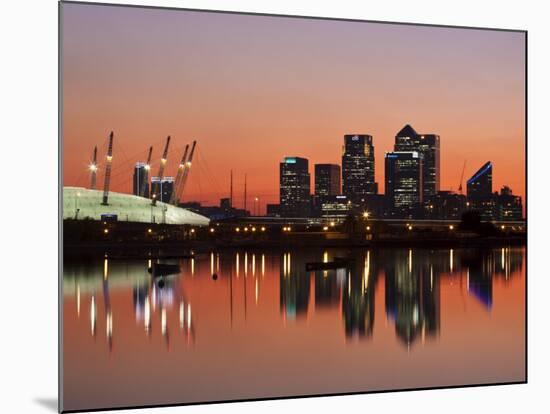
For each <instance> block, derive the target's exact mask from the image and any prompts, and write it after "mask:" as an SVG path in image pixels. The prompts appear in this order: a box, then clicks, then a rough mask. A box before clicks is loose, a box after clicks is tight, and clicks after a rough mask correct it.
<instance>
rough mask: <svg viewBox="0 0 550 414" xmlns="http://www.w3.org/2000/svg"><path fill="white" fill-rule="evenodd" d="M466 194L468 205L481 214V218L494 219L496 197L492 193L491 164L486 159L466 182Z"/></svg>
mask: <svg viewBox="0 0 550 414" xmlns="http://www.w3.org/2000/svg"><path fill="white" fill-rule="evenodd" d="M466 194H467V197H468V203H469V207H470V209H472V210H477V211H479V212H480V214H481V218H482V220H486V221H490V220H494V219H495V216H496V214H497V212H496V199H495V196H494V195H493V164H492V163H491V161H487V162H486V163H485V164H483V166H482V167H481V168H480V169H479V170H477V171H476V173H475V174H474V175H473V176H472V178H470V179H469V180H468V181H467V182H466Z"/></svg>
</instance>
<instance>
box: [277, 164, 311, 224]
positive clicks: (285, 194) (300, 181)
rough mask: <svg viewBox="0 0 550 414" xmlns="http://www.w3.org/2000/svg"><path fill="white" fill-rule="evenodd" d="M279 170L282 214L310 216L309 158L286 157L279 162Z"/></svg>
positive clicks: (286, 215) (284, 215)
mask: <svg viewBox="0 0 550 414" xmlns="http://www.w3.org/2000/svg"><path fill="white" fill-rule="evenodd" d="M279 172H280V175H279V185H280V188H279V196H280V213H281V216H283V217H306V216H308V215H309V213H310V205H311V196H310V177H309V163H308V160H307V159H306V158H300V157H285V158H284V160H283V162H281V163H280V164H279Z"/></svg>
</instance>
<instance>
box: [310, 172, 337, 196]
mask: <svg viewBox="0 0 550 414" xmlns="http://www.w3.org/2000/svg"><path fill="white" fill-rule="evenodd" d="M339 194H340V166H339V165H336V164H315V196H317V197H326V196H335V195H339Z"/></svg>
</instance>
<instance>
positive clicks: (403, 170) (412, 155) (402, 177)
mask: <svg viewBox="0 0 550 414" xmlns="http://www.w3.org/2000/svg"><path fill="white" fill-rule="evenodd" d="M385 158H386V159H385V161H386V162H385V164H386V171H385V175H386V197H387V198H388V201H389V204H390V207H391V209H392V210H393V211H394V213H395V214H396V215H399V216H401V215H405V216H406V215H410V214H412V213H413V211H414V210H415V209H418V208H419V206H420V204H421V203H422V201H423V185H422V176H423V175H422V171H423V169H422V168H423V159H422V154H420V153H419V152H417V151H394V152H387V153H386V155H385Z"/></svg>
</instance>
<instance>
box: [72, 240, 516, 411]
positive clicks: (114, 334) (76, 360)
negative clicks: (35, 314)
mask: <svg viewBox="0 0 550 414" xmlns="http://www.w3.org/2000/svg"><path fill="white" fill-rule="evenodd" d="M343 256H346V257H353V259H354V262H353V265H352V266H351V267H350V269H348V270H346V269H340V270H328V271H314V272H306V271H305V263H306V262H309V261H323V260H324V261H332V259H333V258H334V257H343ZM164 262H165V263H178V264H179V265H180V268H181V271H180V273H179V274H175V275H171V276H167V277H164V278H163V279H162V282H161V283H160V285H163V286H162V288H161V287H160V286H159V284H158V282H159V280H157V281H156V282H155V281H153V279H152V278H151V276H150V275H149V273H148V272H147V268H148V266H149V264H148V261H147V260H135V261H120V260H104V261H103V260H101V261H97V262H77V263H65V265H64V267H65V270H64V271H65V273H64V279H63V289H64V295H63V323H64V334H63V341H64V361H63V363H64V368H63V375H64V408H65V409H66V410H76V409H92V408H101V407H113V406H114V407H116V406H134V405H156V404H170V403H190V402H200V401H216V400H217V401H219V400H234V399H247V398H263V397H277V396H290V395H315V394H327V393H345V392H360V391H375V390H387V389H402V388H416V387H433V386H451V385H463V384H485V383H495V382H498V383H504V382H517V381H523V380H525V265H524V262H525V249H524V248H516V247H509V248H498V249H487V250H479V249H454V250H448V249H446V250H428V249H376V250H357V251H346V250H337V249H329V250H326V251H323V250H303V251H302V250H289V251H282V252H273V251H262V250H256V251H252V250H249V251H244V250H241V251H220V252H212V253H210V254H204V255H200V256H197V258H196V259H182V260H172V261H164ZM213 273H216V275H217V276H218V277H217V279H214V278H213V277H212V274H213Z"/></svg>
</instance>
